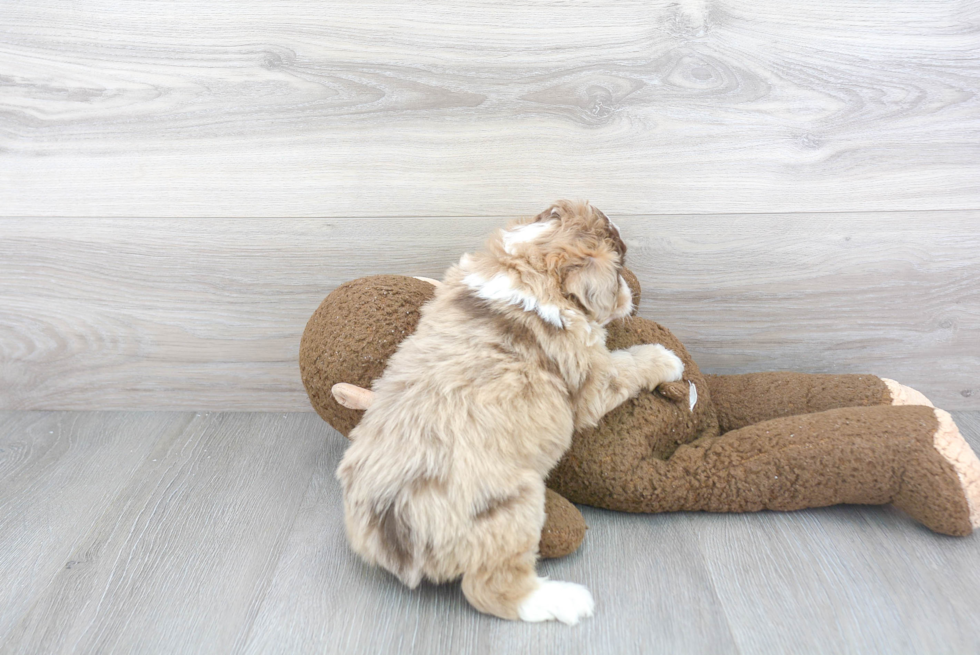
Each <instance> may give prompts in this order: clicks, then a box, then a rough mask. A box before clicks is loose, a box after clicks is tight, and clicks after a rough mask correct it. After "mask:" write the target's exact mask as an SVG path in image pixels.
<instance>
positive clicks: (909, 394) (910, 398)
mask: <svg viewBox="0 0 980 655" xmlns="http://www.w3.org/2000/svg"><path fill="white" fill-rule="evenodd" d="M881 381H882V382H884V383H885V386H887V387H888V392H889V393H890V394H891V395H892V405H925V406H926V407H935V405H933V404H932V401H931V400H929V399H928V398H926V397H925V396H924V395H922V393H920V392H918V391H916V390H915V389H913V388H912V387H906V386H905V385H904V384H900V383H898V382H896V381H895V380H889V379H888V378H881Z"/></svg>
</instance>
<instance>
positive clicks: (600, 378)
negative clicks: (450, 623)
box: [337, 201, 683, 623]
mask: <svg viewBox="0 0 980 655" xmlns="http://www.w3.org/2000/svg"><path fill="white" fill-rule="evenodd" d="M535 224H537V225H535ZM625 254H626V247H625V245H624V243H623V241H622V239H621V237H620V235H619V231H618V229H617V228H616V227H615V226H614V225H613V224H612V223H611V222H610V221H609V220H608V219H607V218H606V217H605V216H604V215H603V214H602V213H601V212H600V211H598V210H597V209H595V208H593V207H592V206H590V205H589V204H588V203H572V202H567V201H562V202H559V203H557V204H556V205H554V206H553V207H551V208H549V209H548V210H546V211H545V212H542V213H541V214H540V215H538V216H537V217H535V218H534V219H532V220H531V221H528V222H525V223H517V224H513V225H511V226H509V229H508V230H507V231H500V232H498V233H497V234H496V235H495V236H494V237H492V238H491V239H490V240H489V241H488V242H487V244H486V250H485V251H484V252H480V253H477V254H474V255H464V256H463V258H462V259H461V260H460V263H459V264H458V265H455V266H452V267H451V268H450V269H449V270H448V271H447V273H446V276H445V279H444V281H443V284H442V285H440V286H439V288H438V290H437V292H436V296H435V298H434V299H433V300H432V301H430V302H429V303H427V304H426V305H425V306H424V307H423V308H422V317H421V320H420V322H419V325H418V329H417V330H416V332H415V333H414V334H413V335H412V336H411V337H409V338H408V339H406V340H405V341H404V342H403V343H402V344H401V346H400V347H399V349H398V351H397V352H396V353H395V354H394V356H393V357H392V358H391V359H390V361H389V363H388V366H387V368H386V370H385V372H384V374H383V375H382V377H381V378H379V379H378V380H377V381H376V382H375V384H374V391H375V397H374V403H373V404H372V405H371V407H370V409H368V411H367V412H366V414H365V415H364V418H363V419H362V420H361V422H360V424H359V425H358V426H357V427H356V428H355V429H354V430H353V431H352V432H351V435H350V436H351V439H352V441H353V444H352V445H351V446H350V448H349V449H348V451H347V453H346V454H345V456H344V458H343V461H342V462H341V464H340V467H339V468H338V471H337V475H338V478H339V479H340V481H341V482H342V485H343V489H344V506H345V511H346V525H347V534H348V538H349V540H350V543H351V546H352V547H353V549H354V550H355V551H356V552H357V553H358V554H359V555H361V557H363V558H364V559H365V560H366V561H367V562H369V563H372V564H378V565H380V566H382V567H384V568H385V569H387V570H389V571H391V572H392V573H394V574H395V575H396V576H398V577H399V578H400V579H401V580H402V582H404V583H405V584H407V585H408V586H410V587H415V586H416V585H417V584H418V583H419V582H420V581H421V580H422V579H423V578H426V579H428V580H431V581H434V582H441V581H448V580H453V579H456V578H458V577H460V576H462V578H463V581H462V586H463V592H464V594H465V596H466V598H467V600H469V602H470V603H471V604H472V605H473V606H474V607H476V608H477V609H478V610H480V611H482V612H487V613H489V614H494V615H496V616H500V617H503V618H507V619H517V618H524V619H525V620H544V619H550V618H557V619H559V620H563V621H566V622H569V623H573V622H574V621H576V620H577V619H578V618H579V617H580V616H584V615H588V614H590V613H591V602H592V601H591V597H590V596H589V595H588V592H587V591H585V590H584V588H579V589H580V590H581V592H584V596H585V597H587V599H588V602H587V605H588V606H587V607H577V608H571V609H569V608H565V609H562V608H557V609H549V608H548V607H547V605H548V604H549V602H552V601H549V600H548V599H547V598H544V597H543V596H541V595H540V594H539V596H537V597H535V598H536V600H533V601H529V599H530V598H531V597H532V595H533V594H534V593H535V592H536V591H538V590H539V589H541V587H542V585H543V584H548V583H544V582H543V581H542V580H541V579H540V578H538V577H537V575H536V574H535V561H536V559H537V546H538V541H539V538H540V533H541V526H542V525H543V523H544V518H545V517H544V491H545V485H544V480H545V478H546V476H547V474H548V472H549V470H550V469H551V468H552V467H553V466H554V465H555V464H556V463H557V462H558V460H559V458H560V457H561V456H562V454H563V453H564V452H565V450H567V449H568V447H569V445H570V443H571V437H572V433H573V431H574V430H575V429H578V428H583V427H587V426H592V425H595V424H596V423H597V422H598V421H599V419H600V418H602V416H603V415H604V414H606V413H607V412H609V411H610V410H611V409H613V408H615V407H616V406H618V405H619V404H620V403H622V402H623V401H625V400H626V399H627V398H629V397H631V396H633V395H635V394H637V393H638V392H639V391H640V390H641V389H653V388H654V387H656V386H657V385H658V384H660V383H662V382H665V381H672V380H676V379H679V378H680V376H681V374H682V371H683V365H682V364H681V363H680V360H679V359H677V358H676V356H674V355H673V353H671V352H670V351H668V350H665V349H664V348H663V347H662V346H653V345H644V346H637V347H634V348H630V349H629V350H620V351H615V352H609V351H608V350H607V349H606V347H605V341H606V339H605V329H604V328H603V326H604V325H605V324H606V323H608V322H609V321H610V320H613V319H616V318H622V317H625V316H627V315H628V314H629V313H630V311H631V310H632V303H631V300H630V293H629V290H628V288H627V287H626V285H625V283H624V282H623V280H622V278H621V277H620V275H619V273H620V270H621V267H622V266H623V264H624V258H625ZM495 276H503V277H495ZM481 294H482V295H481ZM550 584H553V585H554V584H564V585H569V583H550ZM569 586H572V587H578V586H577V585H569ZM558 595H563V594H558ZM554 596H555V594H552V596H551V598H554ZM582 604H585V601H584V600H583V601H582V603H580V605H582ZM542 606H544V608H543V609H542ZM522 608H523V609H522ZM542 612H543V613H542ZM572 615H574V616H572Z"/></svg>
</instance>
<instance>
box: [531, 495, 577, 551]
mask: <svg viewBox="0 0 980 655" xmlns="http://www.w3.org/2000/svg"><path fill="white" fill-rule="evenodd" d="M544 513H545V521H544V527H543V528H541V542H540V543H539V544H538V553H539V554H540V555H541V557H542V558H544V559H556V558H558V557H564V556H565V555H570V554H571V553H574V552H575V551H576V550H578V547H579V545H581V543H582V540H583V539H585V531H586V530H587V529H588V528H587V527H586V525H585V519H584V518H582V513H581V512H580V511H578V508H577V507H575V505H572V504H571V503H570V502H568V501H567V500H565V498H563V497H562V496H561V495H560V494H558V493H557V492H555V491H552V490H551V489H545V495H544Z"/></svg>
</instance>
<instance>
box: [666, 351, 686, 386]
mask: <svg viewBox="0 0 980 655" xmlns="http://www.w3.org/2000/svg"><path fill="white" fill-rule="evenodd" d="M660 347H661V348H663V351H664V352H663V357H664V360H665V364H666V377H665V378H664V382H677V381H678V380H680V379H681V378H682V377H683V376H684V362H683V361H681V358H680V357H678V356H677V355H675V354H674V351H673V350H667V349H666V348H664V347H663V346H660Z"/></svg>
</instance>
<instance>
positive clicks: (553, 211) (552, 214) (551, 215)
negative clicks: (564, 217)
mask: <svg viewBox="0 0 980 655" xmlns="http://www.w3.org/2000/svg"><path fill="white" fill-rule="evenodd" d="M556 218H557V219H561V214H560V213H559V211H558V206H557V205H552V206H551V207H548V208H547V209H546V210H544V211H543V212H541V213H540V214H538V215H537V216H535V217H534V220H533V221H531V222H532V223H539V222H541V221H551V220H554V219H556Z"/></svg>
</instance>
